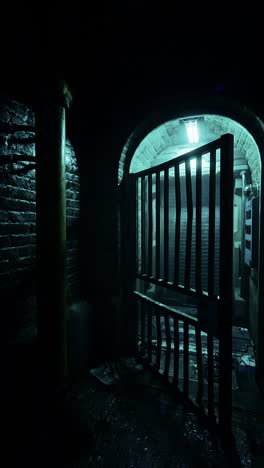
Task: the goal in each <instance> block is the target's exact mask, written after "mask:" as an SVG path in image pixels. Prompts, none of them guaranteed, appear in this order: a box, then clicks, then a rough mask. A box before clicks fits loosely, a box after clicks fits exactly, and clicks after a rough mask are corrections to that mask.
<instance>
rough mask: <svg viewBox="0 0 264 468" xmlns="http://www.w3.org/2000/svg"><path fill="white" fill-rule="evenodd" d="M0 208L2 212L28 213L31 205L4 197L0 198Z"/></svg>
mask: <svg viewBox="0 0 264 468" xmlns="http://www.w3.org/2000/svg"><path fill="white" fill-rule="evenodd" d="M0 206H1V207H2V209H3V210H13V211H30V210H31V209H32V203H30V202H28V201H25V200H16V199H13V198H6V197H0Z"/></svg>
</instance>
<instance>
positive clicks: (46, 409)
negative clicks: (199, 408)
mask: <svg viewBox="0 0 264 468" xmlns="http://www.w3.org/2000/svg"><path fill="white" fill-rule="evenodd" d="M127 362H128V361H127ZM131 362H132V361H131V360H130V364H129V365H128V364H126V365H123V366H121V367H119V369H118V373H119V379H116V380H113V382H112V384H111V385H106V384H104V383H102V381H100V380H99V379H98V378H97V377H95V376H94V375H92V374H91V373H90V372H87V377H85V378H83V379H82V380H81V381H78V382H72V383H70V384H68V385H65V386H63V387H61V388H57V389H56V391H54V389H53V390H52V391H51V390H50V389H49V390H48V389H44V388H41V389H40V388H39V389H37V388H36V387H34V386H32V385H31V386H30V385H29V384H27V383H21V382H16V384H15V385H14V387H13V391H10V389H9V391H8V398H7V400H6V402H5V406H7V409H8V416H9V417H8V421H7V422H6V426H5V434H6V435H7V443H6V444H5V445H6V448H7V454H6V458H5V460H6V462H5V463H4V464H3V465H2V466H5V467H22V466H23V467H24V466H25V467H31V466H34V467H35V468H42V467H45V468H46V467H51V468H53V467H54V468H55V467H65V468H73V467H76V468H77V467H78V468H81V467H83V468H84V467H98V468H99V467H105V468H107V467H109V468H175V467H181V468H194V467H227V466H241V467H246V468H249V467H255V466H258V465H257V464H256V460H255V459H254V456H253V455H252V454H251V453H250V449H249V447H248V445H247V440H246V438H244V439H243V437H244V432H243V431H242V432H241V434H240V445H241V447H240V464H239V463H238V464H236V463H237V460H231V461H230V460H229V461H228V460H227V459H226V457H225V456H224V454H223V451H222V449H221V447H220V444H219V441H218V439H217V438H216V437H214V436H212V435H210V433H209V432H208V430H207V429H206V428H205V427H203V426H202V425H201V424H199V421H198V419H197V416H196V415H195V414H194V413H193V412H192V411H189V410H186V409H184V408H183V406H182V404H180V403H176V402H175V400H173V399H172V397H171V396H170V395H169V394H168V393H167V392H166V390H165V387H162V386H161V384H160V382H159V381H158V380H157V378H155V377H153V376H152V375H151V373H149V372H148V371H146V370H143V369H142V368H141V367H140V366H139V365H137V364H136V362H135V361H134V363H133V364H131Z"/></svg>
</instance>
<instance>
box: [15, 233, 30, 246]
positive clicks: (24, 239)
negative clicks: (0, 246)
mask: <svg viewBox="0 0 264 468" xmlns="http://www.w3.org/2000/svg"><path fill="white" fill-rule="evenodd" d="M34 243H36V234H18V235H16V234H12V235H11V245H13V246H19V245H27V244H30V245H32V244H34Z"/></svg>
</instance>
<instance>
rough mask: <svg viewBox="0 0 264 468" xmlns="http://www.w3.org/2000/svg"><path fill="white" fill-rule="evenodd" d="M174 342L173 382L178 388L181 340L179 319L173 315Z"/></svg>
mask: <svg viewBox="0 0 264 468" xmlns="http://www.w3.org/2000/svg"><path fill="white" fill-rule="evenodd" d="M173 329H174V336H173V344H174V364H173V367H174V369H173V383H174V385H175V386H176V387H177V389H178V385H179V351H180V341H179V320H178V318H177V317H175V316H174V317H173Z"/></svg>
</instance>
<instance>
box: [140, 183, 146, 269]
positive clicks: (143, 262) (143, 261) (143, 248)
mask: <svg viewBox="0 0 264 468" xmlns="http://www.w3.org/2000/svg"><path fill="white" fill-rule="evenodd" d="M145 211H146V207H145V176H142V177H141V273H142V274H145V273H146V245H145V243H146V237H145V236H146V232H145V229H146V223H145V214H146V213H145Z"/></svg>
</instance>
